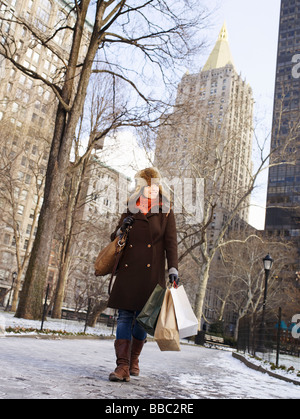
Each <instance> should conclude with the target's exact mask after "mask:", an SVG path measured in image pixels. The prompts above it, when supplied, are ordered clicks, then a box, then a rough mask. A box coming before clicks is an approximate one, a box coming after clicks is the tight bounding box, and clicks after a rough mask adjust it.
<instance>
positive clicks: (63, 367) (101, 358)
mask: <svg viewBox="0 0 300 419" xmlns="http://www.w3.org/2000/svg"><path fill="white" fill-rule="evenodd" d="M0 346H1V351H0V363H1V380H0V399H8V398H21V399H30V398H46V399H54V398H59V399H66V398H68V399H75V398H79V399H83V398H84V399H92V398H93V399H94V398H96V399H113V400H114V401H115V402H117V400H119V399H135V400H136V399H189V400H191V401H193V400H197V399H299V398H300V387H299V386H296V385H294V384H291V383H286V382H284V381H281V380H278V379H276V378H273V377H269V376H268V375H267V374H262V373H261V372H258V371H254V370H252V369H250V368H248V367H246V366H245V365H244V364H243V363H241V362H240V361H238V360H236V359H234V358H233V357H232V355H231V353H230V352H228V351H220V350H214V349H208V348H203V347H199V346H195V345H182V347H181V351H180V352H161V351H160V350H159V348H158V346H157V344H156V343H155V342H148V343H147V344H146V345H145V348H144V349H143V352H142V355H141V359H140V367H141V374H140V376H139V377H132V378H131V380H130V383H112V382H110V381H109V380H108V376H109V373H110V372H111V371H112V370H113V369H114V368H115V354H114V344H113V340H110V339H50V340H48V339H47V340H45V339H36V338H27V339H23V338H16V337H5V338H3V339H0ZM128 404H129V405H130V402H128ZM197 406H200V405H197ZM202 410H203V409H202ZM202 410H200V408H199V411H198V414H199V412H201V411H202ZM195 413H196V409H195Z"/></svg>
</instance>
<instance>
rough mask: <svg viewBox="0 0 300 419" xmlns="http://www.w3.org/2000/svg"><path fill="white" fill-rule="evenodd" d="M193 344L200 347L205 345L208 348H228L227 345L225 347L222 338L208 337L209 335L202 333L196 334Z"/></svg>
mask: <svg viewBox="0 0 300 419" xmlns="http://www.w3.org/2000/svg"><path fill="white" fill-rule="evenodd" d="M195 343H196V344H197V345H202V346H204V344H206V345H207V346H209V347H210V348H212V347H214V346H223V347H229V345H225V343H224V338H223V337H221V336H214V335H210V334H209V333H206V332H203V331H201V332H198V335H197V336H196V338H195Z"/></svg>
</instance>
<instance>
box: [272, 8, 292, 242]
mask: <svg viewBox="0 0 300 419" xmlns="http://www.w3.org/2000/svg"><path fill="white" fill-rule="evenodd" d="M270 163H271V164H270V169H269V180H268V194H267V212H266V230H267V231H269V232H270V235H271V234H275V235H277V236H280V235H282V236H284V237H286V238H295V239H296V240H298V241H299V242H300V0H282V1H281V11H280V27H279V40H278V54H277V70H276V83H275V97H274V111H273V128H272V139H271V159H270Z"/></svg>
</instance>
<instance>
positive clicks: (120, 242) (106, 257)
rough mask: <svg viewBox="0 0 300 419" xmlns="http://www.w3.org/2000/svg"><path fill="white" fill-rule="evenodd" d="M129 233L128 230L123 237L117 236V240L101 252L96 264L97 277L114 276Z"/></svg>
mask: <svg viewBox="0 0 300 419" xmlns="http://www.w3.org/2000/svg"><path fill="white" fill-rule="evenodd" d="M128 231H129V229H126V230H125V231H124V233H122V235H121V236H117V237H116V238H115V240H113V241H112V242H111V243H109V245H108V246H106V247H105V248H104V249H102V250H101V251H100V253H99V255H98V256H97V259H96V262H95V275H96V276H105V275H108V274H112V275H114V273H115V271H116V270H117V267H118V263H119V260H120V257H121V255H122V251H123V250H124V247H125V245H126V242H127V237H128Z"/></svg>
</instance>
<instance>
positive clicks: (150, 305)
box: [136, 284, 166, 336]
mask: <svg viewBox="0 0 300 419" xmlns="http://www.w3.org/2000/svg"><path fill="white" fill-rule="evenodd" d="M165 293H166V289H165V288H162V287H161V286H160V285H159V284H157V285H156V287H155V288H154V290H153V292H152V294H151V295H150V297H149V299H148V301H147V302H146V304H145V306H144V308H143V309H142V311H141V312H140V314H139V315H138V316H137V318H136V319H137V321H138V322H139V324H140V325H141V326H142V327H143V328H144V329H145V330H146V332H147V333H148V334H149V335H151V336H154V332H155V327H156V323H157V319H158V316H159V313H160V309H161V306H162V303H163V300H164V296H165Z"/></svg>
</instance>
